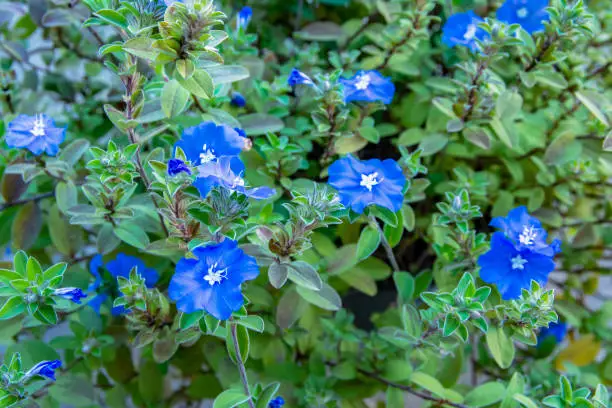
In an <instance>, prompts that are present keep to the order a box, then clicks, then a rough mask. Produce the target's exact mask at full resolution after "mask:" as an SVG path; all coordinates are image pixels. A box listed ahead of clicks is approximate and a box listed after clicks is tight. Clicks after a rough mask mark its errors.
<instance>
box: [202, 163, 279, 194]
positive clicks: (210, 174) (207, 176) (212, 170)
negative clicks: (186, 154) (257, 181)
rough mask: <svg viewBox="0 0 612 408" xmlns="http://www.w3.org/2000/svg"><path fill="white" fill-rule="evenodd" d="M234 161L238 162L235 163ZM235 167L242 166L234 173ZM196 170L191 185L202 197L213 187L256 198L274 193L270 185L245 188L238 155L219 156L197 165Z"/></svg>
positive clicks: (242, 166) (241, 164)
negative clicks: (215, 160) (213, 161)
mask: <svg viewBox="0 0 612 408" xmlns="http://www.w3.org/2000/svg"><path fill="white" fill-rule="evenodd" d="M236 161H238V162H239V163H236ZM236 168H242V170H241V171H240V172H238V173H235V172H234V169H236ZM198 170H199V174H198V177H197V178H196V179H195V181H194V182H193V185H194V186H195V187H196V188H197V189H198V191H199V192H200V195H201V196H202V197H206V196H207V195H208V193H209V192H210V190H212V189H213V188H215V187H223V188H225V189H227V190H230V191H236V192H238V193H241V194H244V195H246V196H247V197H251V198H255V199H257V200H261V199H266V198H269V197H272V196H273V195H274V194H275V190H274V189H273V188H270V187H254V188H247V187H246V186H245V183H244V179H243V178H242V172H243V171H244V164H243V163H242V162H241V161H240V159H239V158H238V157H220V158H219V160H218V161H217V162H216V163H211V164H209V165H206V166H199V167H198Z"/></svg>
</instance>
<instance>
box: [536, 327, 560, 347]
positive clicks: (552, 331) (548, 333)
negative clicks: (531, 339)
mask: <svg viewBox="0 0 612 408" xmlns="http://www.w3.org/2000/svg"><path fill="white" fill-rule="evenodd" d="M566 334H567V324H565V323H562V322H557V323H550V324H549V325H548V327H544V328H542V329H541V330H540V334H539V335H538V344H540V343H541V342H542V341H544V340H545V339H546V338H547V337H554V338H555V340H556V343H561V342H562V341H563V339H564V338H565V335H566Z"/></svg>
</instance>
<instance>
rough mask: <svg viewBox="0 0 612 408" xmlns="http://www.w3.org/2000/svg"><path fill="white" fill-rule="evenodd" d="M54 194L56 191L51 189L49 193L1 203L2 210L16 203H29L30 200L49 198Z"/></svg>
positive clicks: (0, 209)
mask: <svg viewBox="0 0 612 408" xmlns="http://www.w3.org/2000/svg"><path fill="white" fill-rule="evenodd" d="M54 194H55V191H49V192H47V193H42V194H38V195H35V196H32V197H29V198H24V199H22V200H17V201H13V202H10V203H4V204H2V205H0V211H4V210H6V209H7V208H11V207H15V206H16V205H22V204H27V203H29V202H30V201H40V200H42V199H45V198H48V197H53V195H54Z"/></svg>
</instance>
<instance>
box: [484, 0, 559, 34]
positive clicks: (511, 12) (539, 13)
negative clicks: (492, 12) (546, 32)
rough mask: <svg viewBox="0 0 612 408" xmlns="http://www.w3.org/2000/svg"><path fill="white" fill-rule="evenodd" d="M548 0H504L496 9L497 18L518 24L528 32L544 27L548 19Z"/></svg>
mask: <svg viewBox="0 0 612 408" xmlns="http://www.w3.org/2000/svg"><path fill="white" fill-rule="evenodd" d="M547 7H548V0H506V1H505V2H504V4H502V6H501V7H500V8H499V9H498V10H497V14H496V16H497V19H498V20H499V21H503V22H504V23H507V24H519V25H520V26H521V27H523V29H524V30H525V31H527V32H528V33H529V34H531V33H534V32H536V31H540V30H543V29H544V21H548V20H549V18H550V16H549V15H548V10H546V8H547Z"/></svg>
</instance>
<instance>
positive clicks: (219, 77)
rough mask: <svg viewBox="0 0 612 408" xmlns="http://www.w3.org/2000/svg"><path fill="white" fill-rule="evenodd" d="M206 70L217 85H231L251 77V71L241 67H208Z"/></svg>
mask: <svg viewBox="0 0 612 408" xmlns="http://www.w3.org/2000/svg"><path fill="white" fill-rule="evenodd" d="M206 70H207V71H208V73H209V74H210V76H211V77H212V79H213V83H214V84H215V86H216V85H221V84H231V83H232V82H236V81H240V80H242V79H246V78H248V77H249V76H250V74H249V70H248V69H246V68H245V67H243V66H240V65H218V66H214V67H207V68H206Z"/></svg>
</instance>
